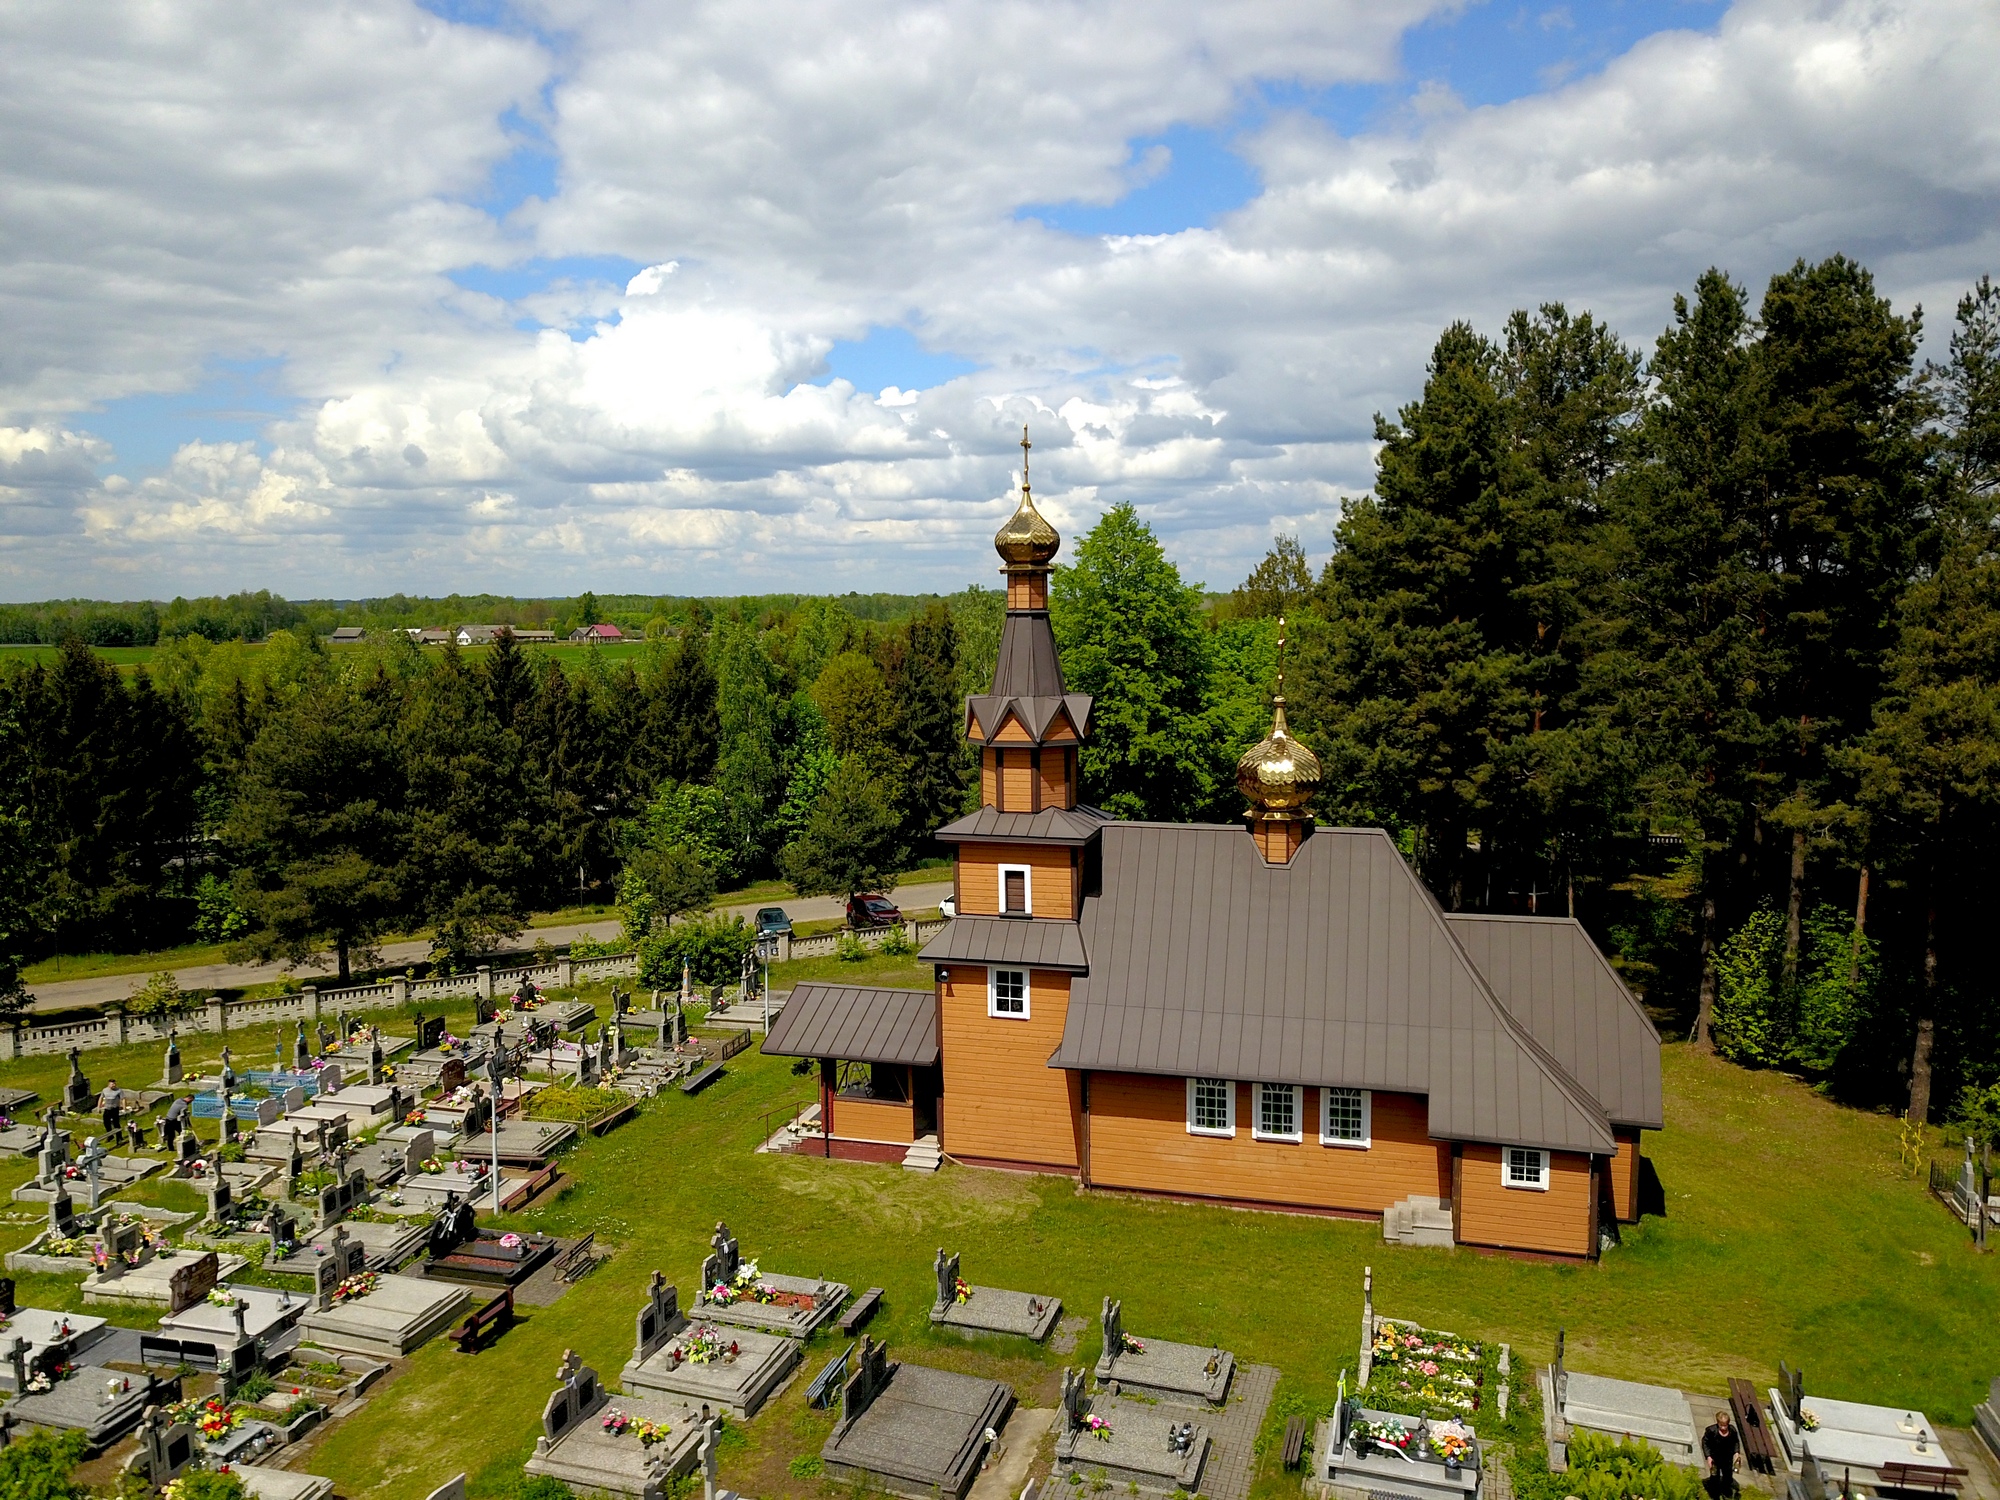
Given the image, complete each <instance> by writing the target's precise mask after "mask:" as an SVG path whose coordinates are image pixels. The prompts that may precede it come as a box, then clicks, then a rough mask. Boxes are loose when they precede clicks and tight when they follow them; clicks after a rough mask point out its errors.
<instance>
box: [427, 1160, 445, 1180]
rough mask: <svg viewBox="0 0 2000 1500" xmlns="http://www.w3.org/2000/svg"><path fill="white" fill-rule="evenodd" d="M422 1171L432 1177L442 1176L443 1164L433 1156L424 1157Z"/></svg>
mask: <svg viewBox="0 0 2000 1500" xmlns="http://www.w3.org/2000/svg"><path fill="white" fill-rule="evenodd" d="M424 1170H425V1171H426V1172H428V1173H430V1175H431V1176H433V1177H438V1176H442V1175H443V1173H444V1163H443V1162H441V1161H439V1160H438V1159H437V1158H436V1157H435V1156H426V1157H425V1158H424Z"/></svg>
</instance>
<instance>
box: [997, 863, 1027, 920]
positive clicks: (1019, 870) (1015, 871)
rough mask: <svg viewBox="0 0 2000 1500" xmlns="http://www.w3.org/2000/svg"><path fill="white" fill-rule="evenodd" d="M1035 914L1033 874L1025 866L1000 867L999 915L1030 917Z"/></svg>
mask: <svg viewBox="0 0 2000 1500" xmlns="http://www.w3.org/2000/svg"><path fill="white" fill-rule="evenodd" d="M1034 914H1035V874H1034V871H1033V870H1032V869H1030V868H1029V867H1028V866H1027V865H1002V866H1001V867H1000V915H1002V916H1003V917H1032V916H1033V915H1034Z"/></svg>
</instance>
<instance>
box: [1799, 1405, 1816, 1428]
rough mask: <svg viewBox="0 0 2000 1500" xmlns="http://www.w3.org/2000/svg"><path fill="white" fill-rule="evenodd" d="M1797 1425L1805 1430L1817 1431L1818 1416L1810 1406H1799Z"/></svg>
mask: <svg viewBox="0 0 2000 1500" xmlns="http://www.w3.org/2000/svg"><path fill="white" fill-rule="evenodd" d="M1799 1426H1800V1427H1802V1428H1804V1429H1805V1430H1806V1431H1807V1432H1818V1431H1819V1417H1818V1416H1817V1415H1815V1414H1814V1412H1813V1409H1812V1408H1811V1407H1810V1406H1801V1407H1800V1408H1799Z"/></svg>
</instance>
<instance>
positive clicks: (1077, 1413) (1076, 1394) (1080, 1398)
mask: <svg viewBox="0 0 2000 1500" xmlns="http://www.w3.org/2000/svg"><path fill="white" fill-rule="evenodd" d="M1089 1410H1090V1396H1089V1394H1088V1392H1087V1389H1086V1381H1085V1379H1084V1373H1083V1371H1082V1369H1080V1368H1078V1369H1071V1368H1070V1367H1069V1366H1068V1365H1064V1366H1063V1372H1062V1426H1061V1427H1060V1428H1058V1429H1057V1431H1056V1436H1057V1438H1058V1439H1061V1438H1066V1437H1075V1436H1076V1435H1077V1434H1078V1433H1079V1432H1081V1431H1083V1419H1084V1418H1085V1416H1087V1415H1088V1414H1089Z"/></svg>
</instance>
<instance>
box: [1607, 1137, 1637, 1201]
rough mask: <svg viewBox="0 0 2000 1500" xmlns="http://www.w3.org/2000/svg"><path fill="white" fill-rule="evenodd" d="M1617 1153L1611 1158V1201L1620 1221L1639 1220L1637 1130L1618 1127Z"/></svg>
mask: <svg viewBox="0 0 2000 1500" xmlns="http://www.w3.org/2000/svg"><path fill="white" fill-rule="evenodd" d="M1611 1133H1612V1134H1613V1135H1615V1136H1617V1137H1618V1154H1617V1155H1616V1156H1614V1157H1612V1158H1611V1202H1612V1206H1613V1207H1614V1208H1615V1209H1616V1211H1617V1214H1618V1218H1619V1220H1620V1221H1621V1222H1622V1223H1626V1224H1636V1223H1638V1222H1639V1132H1638V1131H1636V1130H1624V1129H1618V1130H1614V1131H1612V1132H1611Z"/></svg>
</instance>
